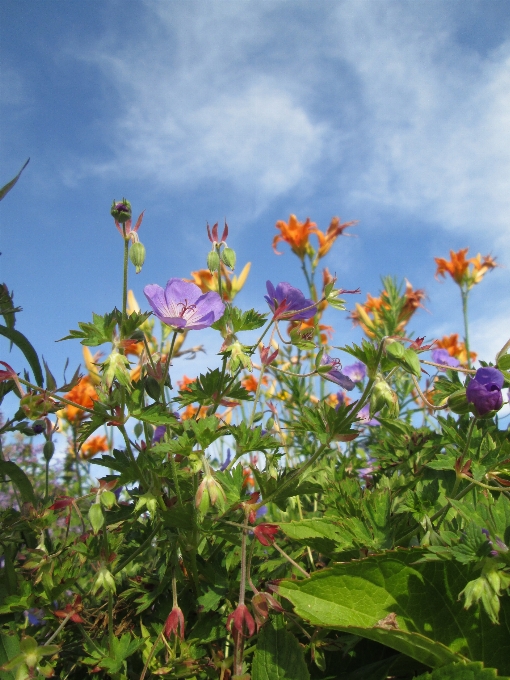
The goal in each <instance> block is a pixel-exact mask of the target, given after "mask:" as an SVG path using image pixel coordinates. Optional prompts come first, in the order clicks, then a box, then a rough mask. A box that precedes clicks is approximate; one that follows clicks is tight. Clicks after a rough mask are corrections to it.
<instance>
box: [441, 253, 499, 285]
mask: <svg viewBox="0 0 510 680" xmlns="http://www.w3.org/2000/svg"><path fill="white" fill-rule="evenodd" d="M468 250H469V248H463V249H462V250H459V251H458V252H457V253H456V252H455V251H453V250H450V260H445V259H444V258H442V257H435V258H434V260H435V261H436V264H437V270H436V279H437V277H438V276H442V277H443V278H446V274H449V275H450V276H451V277H452V279H453V280H454V281H455V283H457V284H458V285H459V286H465V287H466V288H467V289H468V290H469V289H470V288H472V287H473V286H474V285H476V284H477V283H480V281H481V280H482V279H483V277H484V276H485V274H486V273H487V272H488V271H489V270H490V269H494V268H495V267H497V266H498V265H497V264H496V262H495V260H494V258H492V257H491V256H490V255H485V256H484V257H483V259H482V256H481V255H480V253H478V255H477V256H476V257H472V258H470V259H466V253H467V252H468Z"/></svg>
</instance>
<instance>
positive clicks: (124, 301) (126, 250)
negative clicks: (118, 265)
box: [120, 224, 129, 340]
mask: <svg viewBox="0 0 510 680" xmlns="http://www.w3.org/2000/svg"><path fill="white" fill-rule="evenodd" d="M122 233H123V235H124V277H123V282H122V321H125V320H126V316H127V312H126V310H127V293H128V258H129V238H126V225H125V224H123V225H122ZM120 339H121V340H122V328H121V329H120Z"/></svg>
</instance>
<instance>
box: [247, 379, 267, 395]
mask: <svg viewBox="0 0 510 680" xmlns="http://www.w3.org/2000/svg"><path fill="white" fill-rule="evenodd" d="M258 384H259V381H258V380H257V379H256V378H255V376H253V375H249V376H247V377H246V378H244V379H243V380H241V385H242V386H243V387H244V389H245V390H247V391H248V392H256V391H257V386H258ZM262 384H263V385H267V378H266V376H265V375H263V376H262Z"/></svg>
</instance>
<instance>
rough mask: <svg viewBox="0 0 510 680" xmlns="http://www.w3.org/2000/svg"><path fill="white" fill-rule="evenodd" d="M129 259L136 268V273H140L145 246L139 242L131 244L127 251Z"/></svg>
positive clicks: (143, 260)
mask: <svg viewBox="0 0 510 680" xmlns="http://www.w3.org/2000/svg"><path fill="white" fill-rule="evenodd" d="M129 259H130V260H131V262H132V263H133V264H134V265H135V267H136V273H137V274H139V273H140V272H141V271H142V267H143V263H144V262H145V246H144V245H143V243H140V241H137V242H136V243H133V245H132V246H131V248H130V249H129Z"/></svg>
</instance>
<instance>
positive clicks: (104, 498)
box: [99, 491, 117, 510]
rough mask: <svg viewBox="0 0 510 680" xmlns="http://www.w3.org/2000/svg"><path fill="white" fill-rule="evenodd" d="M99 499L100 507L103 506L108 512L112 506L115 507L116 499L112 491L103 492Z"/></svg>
mask: <svg viewBox="0 0 510 680" xmlns="http://www.w3.org/2000/svg"><path fill="white" fill-rule="evenodd" d="M99 498H100V500H101V505H104V507H105V508H107V509H108V510H110V508H113V506H114V505H117V497H116V496H115V494H114V493H113V491H103V493H102V494H101V495H100V497H99Z"/></svg>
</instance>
